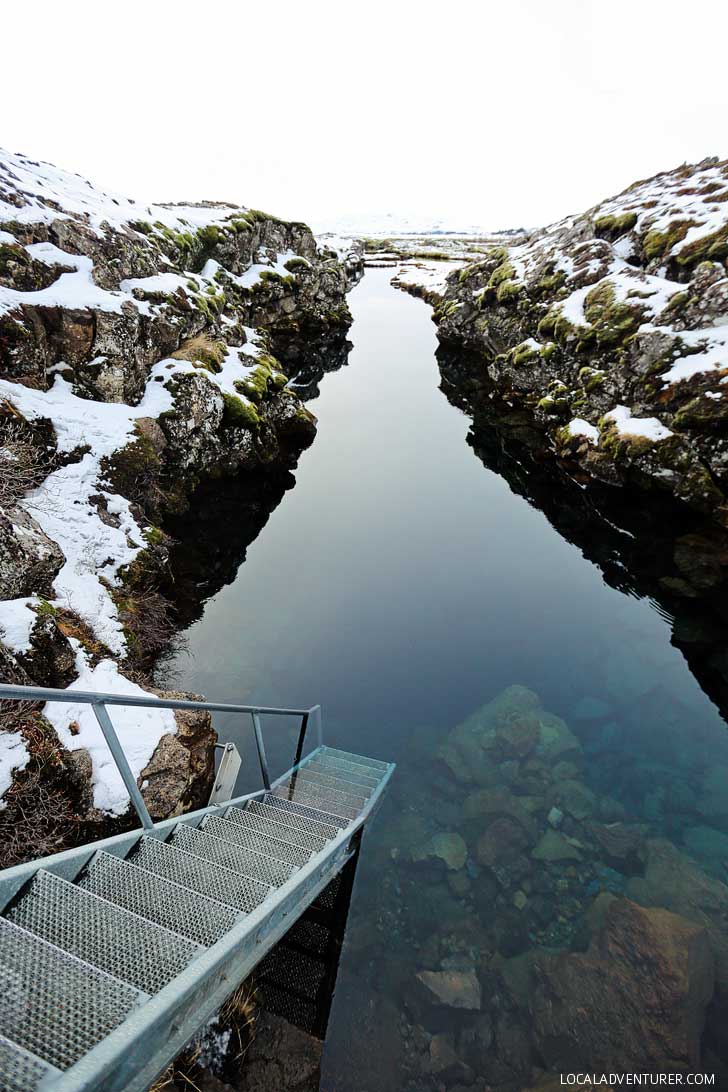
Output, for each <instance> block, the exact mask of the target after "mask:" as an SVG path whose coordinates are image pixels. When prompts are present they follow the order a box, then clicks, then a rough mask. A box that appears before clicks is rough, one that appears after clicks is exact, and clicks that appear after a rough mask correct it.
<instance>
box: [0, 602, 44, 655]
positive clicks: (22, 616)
mask: <svg viewBox="0 0 728 1092" xmlns="http://www.w3.org/2000/svg"><path fill="white" fill-rule="evenodd" d="M39 602H40V601H39V600H38V599H37V598H36V596H34V595H31V596H25V597H23V598H22V599H6V600H4V601H2V602H0V637H2V641H3V644H5V645H7V646H8V648H12V649H13V651H14V652H28V651H29V650H30V647H31V645H30V633H31V630H32V629H33V626H34V625H35V623H36V621H37V620H38V616H37V615H36V613H35V611H34V610H32V609H31V608H32V607H33V606H37V605H38V603H39Z"/></svg>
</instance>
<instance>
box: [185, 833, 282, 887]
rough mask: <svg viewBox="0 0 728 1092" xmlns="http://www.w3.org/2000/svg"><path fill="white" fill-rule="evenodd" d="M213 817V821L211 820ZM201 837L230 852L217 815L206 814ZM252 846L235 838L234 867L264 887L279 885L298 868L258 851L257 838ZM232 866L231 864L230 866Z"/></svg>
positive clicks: (228, 842)
mask: <svg viewBox="0 0 728 1092" xmlns="http://www.w3.org/2000/svg"><path fill="white" fill-rule="evenodd" d="M211 819H214V820H215V821H214V822H211ZM196 833H197V834H198V835H199V837H201V838H209V839H211V840H212V841H213V842H217V843H218V850H219V851H220V853H224V852H225V847H227V852H228V853H230V852H231V847H230V841H231V840H232V839H227V838H226V837H225V835H226V833H227V826H226V825H225V820H224V819H221V818H220V816H219V815H215V816H208V817H207V818H206V819H205V820H204V821H203V822H202V823H201V824H200V826H199V828H198V830H197V832H196ZM252 844H253V846H255V848H252V847H251V845H249V844H248V843H243V842H240V841H239V840H236V842H235V846H234V849H233V852H234V857H235V860H236V861H237V865H236V867H238V868H240V869H241V870H243V869H244V870H245V874H246V875H247V876H250V877H252V878H254V879H256V880H258V882H259V883H264V884H265V885H266V887H268V888H271V887H280V886H281V884H284V883H285V882H286V880H289V879H290V878H291V876H292V875H293V873H294V872H295V871H296V869H297V868H298V865H297V864H295V863H294V862H293V861H282V860H281V859H280V857H267V856H266V855H265V854H264V853H262V852H260V845H259V843H258V842H257V840H253V843H252ZM231 867H232V866H231Z"/></svg>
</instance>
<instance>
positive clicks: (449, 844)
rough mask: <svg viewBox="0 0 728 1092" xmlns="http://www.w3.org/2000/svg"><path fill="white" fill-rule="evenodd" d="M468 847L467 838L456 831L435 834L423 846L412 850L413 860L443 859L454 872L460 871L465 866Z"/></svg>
mask: <svg viewBox="0 0 728 1092" xmlns="http://www.w3.org/2000/svg"><path fill="white" fill-rule="evenodd" d="M467 855H468V847H467V845H466V844H465V840H464V839H463V838H462V837H461V836H460V835H459V834H456V833H454V832H450V833H447V834H446V833H442V834H433V836H432V838H430V840H429V841H428V842H426V843H425V844H424V845H423V846H420V847H419V848H418V849H415V850H413V851H412V860H413V861H424V860H430V859H433V858H435V859H437V860H440V861H443V862H444V864H445V866H446V867H447V868H448V869H449V870H450V871H452V872H458V871H459V870H460V869H461V868H463V867H464V866H465V859H466V857H467Z"/></svg>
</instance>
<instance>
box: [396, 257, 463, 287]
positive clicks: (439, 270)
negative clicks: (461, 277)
mask: <svg viewBox="0 0 728 1092" xmlns="http://www.w3.org/2000/svg"><path fill="white" fill-rule="evenodd" d="M465 264H466V263H465V262H464V261H452V262H444V261H438V262H428V261H418V262H404V263H402V264H401V266H400V267H399V269H398V270H397V273H396V274H395V276H394V277H393V281H394V283H395V284H397V285H401V286H402V287H403V288H404V287H408V286H414V287H417V288H423V289H425V290H426V291H428V292H434V293H435V294H437V295H444V293H445V289H446V287H447V278H448V277H449V275H450V274H451V273H453V272H455V271H456V270H458V269H462V268H463V266H464V265H465Z"/></svg>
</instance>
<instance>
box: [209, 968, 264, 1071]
mask: <svg viewBox="0 0 728 1092" xmlns="http://www.w3.org/2000/svg"><path fill="white" fill-rule="evenodd" d="M257 1016H258V1004H257V1000H256V996H255V987H254V986H253V984H252V982H251V981H250V979H246V980H245V981H244V982H241V983H240V985H239V986H238V988H237V989H236V990H235V991H234V992H233V993H231V994H230V996H229V997H228V999H227V1001H225V1002H224V1003H223V1005H222V1007H221V1009H220V1011H219V1013H218V1014H217V1022H218V1024H220V1025H222V1026H223V1027H229V1028H230V1030H231V1031H232V1033H233V1035H234V1036H235V1038H236V1040H237V1050H236V1053H235V1060H236V1061H239V1060H240V1059H241V1058H243V1057H244V1056H245V1053H246V1051H247V1050H248V1047H249V1046H250V1044H251V1042H252V1041H253V1037H254V1035H255V1024H256V1020H257Z"/></svg>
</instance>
